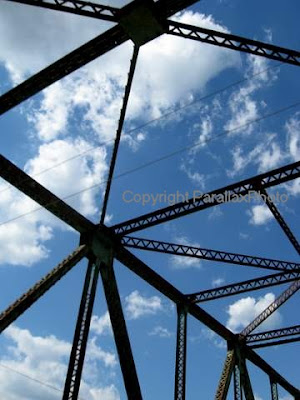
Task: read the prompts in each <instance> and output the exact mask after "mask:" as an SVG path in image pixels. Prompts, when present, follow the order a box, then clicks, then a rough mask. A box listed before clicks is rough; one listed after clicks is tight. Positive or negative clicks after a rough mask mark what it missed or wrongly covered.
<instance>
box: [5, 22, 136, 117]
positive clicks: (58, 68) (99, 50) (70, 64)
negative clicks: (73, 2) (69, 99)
mask: <svg viewBox="0 0 300 400" xmlns="http://www.w3.org/2000/svg"><path fill="white" fill-rule="evenodd" d="M128 39H129V38H128V35H127V34H126V33H125V32H124V30H123V29H122V28H121V27H120V26H115V27H113V28H111V29H109V30H107V31H106V32H104V33H102V34H101V35H99V36H97V37H96V38H95V39H92V40H90V41H89V42H87V43H86V44H84V45H83V46H80V47H79V48H78V49H76V50H74V51H72V52H71V53H69V54H67V55H66V56H64V57H63V58H61V59H60V60H58V61H56V62H54V63H53V64H51V65H49V66H48V67H46V68H45V69H43V70H42V71H40V72H38V73H37V74H35V75H33V76H32V77H30V78H29V79H27V80H26V81H25V82H23V83H21V84H20V85H18V86H16V87H14V88H13V89H11V90H10V91H8V92H7V93H4V94H3V95H2V96H1V97H0V115H1V114H3V113H5V112H6V111H8V110H10V109H12V108H13V107H15V106H17V105H18V104H20V103H22V102H23V101H25V100H27V99H28V98H29V97H31V96H34V95H35V94H37V93H38V92H40V91H41V90H43V89H45V88H46V87H48V86H50V85H51V84H52V83H54V82H56V81H58V80H60V79H62V78H64V77H65V76H67V75H69V74H70V73H71V72H74V71H76V70H77V69H79V68H81V67H83V66H84V65H86V64H88V63H89V62H91V61H93V60H95V59H96V58H97V57H99V56H101V55H103V54H105V53H107V52H108V51H110V50H112V49H114V48H115V47H117V46H118V45H120V44H122V43H124V42H126V41H127V40H128ZM100 95H101V94H100Z"/></svg>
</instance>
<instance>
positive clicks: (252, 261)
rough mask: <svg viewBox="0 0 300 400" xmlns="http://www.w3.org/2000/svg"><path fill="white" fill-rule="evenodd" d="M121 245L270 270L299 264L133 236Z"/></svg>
mask: <svg viewBox="0 0 300 400" xmlns="http://www.w3.org/2000/svg"><path fill="white" fill-rule="evenodd" d="M121 243H122V244H123V245H124V246H125V247H131V248H134V249H141V250H149V251H155V252H159V253H165V254H174V255H178V256H183V257H193V258H199V259H201V260H208V261H219V262H224V263H229V264H236V265H245V266H249V267H257V268H264V269H271V270H276V271H278V270H282V271H287V270H299V269H300V264H299V263H295V262H290V261H280V260H274V259H271V258H262V257H255V256H249V255H245V254H238V253H228V252H226V251H219V250H211V249H205V248H200V247H195V246H186V245H183V244H178V243H170V242H161V241H158V240H151V239H144V238H139V237H133V236H123V237H122V238H121Z"/></svg>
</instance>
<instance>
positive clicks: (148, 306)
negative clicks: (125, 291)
mask: <svg viewBox="0 0 300 400" xmlns="http://www.w3.org/2000/svg"><path fill="white" fill-rule="evenodd" d="M125 304H126V306H125V310H126V312H127V315H128V318H129V319H138V318H141V317H143V316H147V315H155V314H157V313H158V312H160V311H163V310H164V307H163V303H162V300H161V298H160V297H158V296H152V297H146V296H143V295H141V294H140V293H139V291H138V290H134V291H133V292H132V293H130V295H128V296H127V297H125Z"/></svg>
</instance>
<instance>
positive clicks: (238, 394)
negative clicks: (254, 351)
mask: <svg viewBox="0 0 300 400" xmlns="http://www.w3.org/2000/svg"><path fill="white" fill-rule="evenodd" d="M233 392H234V400H243V392H242V386H241V375H240V370H239V366H238V364H237V362H236V363H235V366H234V369H233Z"/></svg>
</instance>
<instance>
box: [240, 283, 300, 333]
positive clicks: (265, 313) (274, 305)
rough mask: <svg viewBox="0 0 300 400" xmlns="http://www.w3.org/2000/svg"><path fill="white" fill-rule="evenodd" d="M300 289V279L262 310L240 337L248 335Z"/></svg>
mask: <svg viewBox="0 0 300 400" xmlns="http://www.w3.org/2000/svg"><path fill="white" fill-rule="evenodd" d="M299 289H300V279H299V280H297V281H296V282H294V283H292V284H291V285H290V286H289V287H288V288H287V289H286V290H285V291H284V292H283V293H281V295H280V296H278V297H277V298H276V299H275V300H274V301H273V303H271V304H270V305H269V306H268V307H267V308H266V309H265V310H264V311H263V312H261V313H260V314H259V315H258V316H257V317H256V318H255V319H254V321H252V322H251V323H250V324H249V325H247V326H246V327H245V329H243V330H242V332H241V333H240V337H245V336H248V335H249V334H250V333H251V332H252V331H254V329H256V328H257V327H258V326H259V325H260V324H262V323H263V322H264V321H265V320H266V319H267V318H268V317H269V316H270V315H271V314H273V313H274V312H275V311H276V310H277V309H278V308H279V307H280V306H281V305H282V304H283V303H285V302H286V301H287V300H288V299H289V298H290V297H291V296H293V294H295V293H296V292H297V291H298V290H299Z"/></svg>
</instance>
